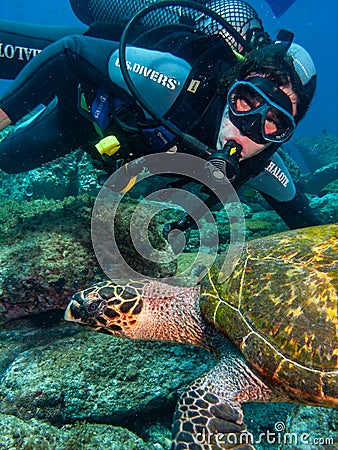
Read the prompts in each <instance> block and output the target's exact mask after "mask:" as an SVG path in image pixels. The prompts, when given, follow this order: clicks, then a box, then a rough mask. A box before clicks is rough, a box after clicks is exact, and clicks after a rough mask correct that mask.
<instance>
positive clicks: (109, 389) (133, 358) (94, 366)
mask: <svg viewBox="0 0 338 450" xmlns="http://www.w3.org/2000/svg"><path fill="white" fill-rule="evenodd" d="M74 328H76V329H78V327H77V326H76V325H75V326H74ZM213 364H214V358H213V357H212V356H211V355H210V354H208V353H207V352H205V351H203V350H201V349H197V348H194V347H190V346H177V345H175V344H166V343H157V342H135V341H134V342H132V341H128V340H124V339H118V338H113V337H112V336H106V335H102V334H99V333H97V334H96V333H93V332H92V331H86V330H84V331H80V332H79V333H78V334H76V335H74V336H69V337H61V338H57V336H56V339H55V341H54V342H51V343H49V344H47V345H45V344H44V342H43V340H42V341H41V342H40V343H38V344H36V345H35V346H34V347H31V348H30V349H28V350H26V351H25V352H23V353H20V354H19V355H17V357H16V358H15V359H14V361H13V362H12V363H11V364H10V365H9V366H8V368H7V370H6V372H5V373H4V375H3V377H2V379H1V382H0V409H1V411H2V412H3V413H6V414H10V415H15V416H16V417H19V418H20V419H22V420H29V419H31V418H35V419H39V420H44V421H48V422H50V423H51V424H52V425H57V426H62V425H63V424H67V423H73V422H74V421H77V420H86V421H90V422H96V423H108V424H112V425H118V426H128V427H129V428H131V429H133V428H134V429H135V428H137V426H142V423H143V425H144V423H145V422H146V423H156V422H159V421H161V422H164V423H168V426H170V423H171V418H172V413H173V409H174V407H175V404H176V401H177V397H178V393H179V392H180V391H181V390H182V389H183V388H184V387H185V386H186V385H187V384H188V383H189V382H190V381H192V380H193V379H195V378H196V377H197V376H199V375H200V374H201V373H203V372H205V371H207V370H208V369H209V368H211V367H212V365H213Z"/></svg>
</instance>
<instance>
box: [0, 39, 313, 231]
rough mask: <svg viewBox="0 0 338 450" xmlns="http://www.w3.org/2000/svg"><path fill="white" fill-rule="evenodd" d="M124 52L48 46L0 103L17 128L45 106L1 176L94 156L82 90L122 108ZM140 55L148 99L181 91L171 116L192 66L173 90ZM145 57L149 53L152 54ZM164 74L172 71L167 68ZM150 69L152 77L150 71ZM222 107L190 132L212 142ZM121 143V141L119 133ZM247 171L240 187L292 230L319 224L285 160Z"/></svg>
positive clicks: (84, 44)
mask: <svg viewBox="0 0 338 450" xmlns="http://www.w3.org/2000/svg"><path fill="white" fill-rule="evenodd" d="M117 47H118V43H117V42H114V41H110V40H109V41H108V40H104V39H96V38H93V37H88V36H80V35H77V36H69V37H66V38H63V39H61V40H59V41H57V42H56V43H54V44H52V45H50V46H48V47H46V48H45V49H44V50H43V51H42V52H41V53H39V54H38V55H37V56H35V57H34V58H33V59H32V60H31V61H30V62H29V63H28V64H27V65H26V66H25V67H24V69H23V70H22V71H21V72H20V73H19V75H18V77H17V78H16V79H15V81H14V82H13V83H12V85H11V87H10V89H9V91H8V92H7V93H6V94H5V95H4V96H3V97H2V98H1V99H0V107H1V108H2V109H3V110H4V111H5V112H6V113H7V114H8V116H9V117H10V119H11V120H12V122H13V123H16V122H17V121H18V120H19V119H21V118H22V117H23V116H24V115H25V114H27V113H28V112H30V111H32V110H33V109H34V108H35V107H37V106H38V105H39V104H43V105H45V108H44V109H43V110H42V112H40V113H39V114H38V115H37V116H36V117H35V118H34V120H32V121H30V122H29V123H26V124H24V126H22V127H18V129H16V130H15V132H14V133H13V134H12V135H10V136H9V137H7V138H6V139H5V140H4V141H2V142H1V144H0V168H1V169H2V170H4V171H6V172H8V173H16V172H22V171H25V170H29V169H33V168H36V167H38V166H40V165H41V164H43V163H45V162H47V161H52V160H54V159H56V158H58V157H60V156H63V155H65V154H67V153H69V152H71V151H73V150H75V149H77V148H79V147H82V148H84V149H86V150H87V151H88V150H89V151H90V152H91V150H92V149H93V148H94V144H95V143H97V141H98V140H99V139H100V138H99V136H98V134H97V132H96V131H95V128H94V127H93V124H92V123H91V121H90V120H88V117H84V115H83V113H80V111H79V105H78V103H79V86H81V89H82V91H83V92H84V93H85V97H86V101H87V104H88V105H89V106H90V105H91V104H92V102H93V101H95V97H96V95H97V93H98V92H99V91H100V90H103V92H104V93H105V94H107V95H108V97H109V98H110V99H113V103H114V102H115V100H116V99H117V101H118V102H119V101H120V98H121V97H123V96H124V95H126V96H127V97H128V94H126V92H125V90H124V89H123V88H124V86H123V81H122V82H121V81H120V82H118V80H117V78H118V77H116V74H117V72H116V71H115V72H114V67H115V66H116V65H117V64H116V49H117ZM140 51H141V53H140V54H139V55H138V54H136V58H137V57H138V56H139V57H141V59H138V60H135V61H134V62H133V63H132V64H138V65H142V66H144V67H145V69H144V70H143V69H142V70H141V72H142V73H141V75H142V76H141V78H142V80H143V81H144V80H146V84H145V85H144V86H142V85H141V87H140V89H141V90H142V92H151V89H152V88H151V87H152V86H153V87H156V88H161V89H162V91H161V92H162V93H163V95H166V94H167V93H168V92H170V91H172V92H173V91H175V89H176V91H175V95H174V96H173V99H172V101H170V99H169V100H168V104H167V109H168V108H169V109H170V107H171V106H172V104H173V103H174V102H175V100H176V99H177V95H178V93H179V92H178V91H179V89H178V88H177V86H178V85H180V89H181V88H182V86H183V84H184V82H185V81H186V80H185V78H186V75H187V73H188V69H189V67H190V65H189V63H187V67H186V68H185V71H183V72H182V73H179V75H178V76H177V77H175V76H174V77H173V79H174V80H176V81H177V79H179V77H181V78H182V79H181V80H179V81H178V84H177V85H176V86H174V88H172V85H170V83H169V82H168V83H167V82H166V80H167V79H169V78H170V74H168V73H164V72H165V69H163V70H161V69H158V70H157V67H156V64H159V61H160V60H161V58H157V59H156V57H154V58H155V59H153V56H152V55H151V54H148V53H142V50H140ZM114 52H115V53H114ZM145 52H149V51H148V50H145ZM163 55H167V56H168V58H169V60H170V64H171V62H173V64H174V66H175V70H179V67H180V62H184V60H183V59H179V60H176V59H175V58H180V56H177V55H176V56H174V57H173V60H171V58H172V55H170V54H169V53H167V54H163ZM127 56H128V55H127ZM142 58H145V59H146V60H145V61H144V59H142ZM147 58H148V60H147ZM114 61H115V63H114ZM154 61H155V63H154V64H155V68H154V67H153V68H152V66H151V64H152V62H154ZM170 64H169V66H170ZM133 67H134V66H133ZM164 67H165V68H167V67H168V66H166V64H164ZM150 70H152V71H153V72H152V73H151V72H149V71H150ZM136 72H137V71H136V70H135V73H136ZM154 73H155V74H154ZM158 73H160V74H161V75H158ZM136 75H140V73H137V74H136ZM175 75H176V73H175ZM163 77H166V78H163ZM161 95H162V94H160V96H159V95H158V94H154V104H156V103H157V104H158V103H159V102H158V100H157V99H158V98H161ZM150 97H151V95H150ZM114 99H115V100H114ZM150 100H151V98H150ZM115 103H116V102H115ZM220 104H221V103H220ZM215 105H216V106H217V99H216V100H215V101H214V102H213V104H210V105H209V108H208V110H209V114H211V112H212V113H213V114H215ZM223 107H224V104H222V108H221V110H220V109H219V108H218V111H217V114H216V115H218V119H217V120H215V119H214V117H216V116H212V117H211V120H210V117H209V118H208V117H207V118H206V117H204V118H203V120H202V122H201V123H199V122H198V121H197V122H196V123H195V125H194V126H191V130H189V132H191V133H192V134H193V133H195V134H196V137H197V138H199V139H201V138H205V136H201V135H200V134H201V133H202V134H203V123H205V121H206V122H207V123H208V124H209V125H210V124H211V123H214V125H215V122H216V125H219V120H220V118H221V116H222V111H223ZM163 112H164V111H161V113H163ZM137 114H139V111H138V112H137ZM206 119H207V120H206ZM213 119H214V120H213ZM194 120H195V118H194ZM111 128H113V130H114V133H115V134H116V127H115V126H113V127H111V124H109V125H108V127H107V128H106V130H105V134H110V132H111ZM204 128H205V126H204ZM216 128H217V126H216ZM201 130H202V132H201ZM117 137H118V138H119V135H118V134H117ZM143 138H144V136H143ZM209 139H210V142H207V144H208V145H210V146H211V148H215V142H216V139H217V134H215V133H212V136H211V137H210V138H209ZM146 151H147V148H146V147H145V148H144V149H143V148H142V149H140V150H139V154H138V155H137V156H139V155H140V154H142V152H144V153H146ZM148 151H149V150H148ZM185 151H186V149H185ZM121 152H123V148H122V150H121ZM240 167H241V172H240V176H239V177H238V179H237V181H236V183H235V188H236V189H237V188H238V187H239V186H240V185H242V184H243V183H246V182H249V183H251V185H252V186H253V187H255V188H257V189H258V190H259V191H260V192H262V194H263V195H264V197H265V198H266V199H267V200H268V201H269V203H270V204H271V205H272V206H273V208H274V209H275V210H276V211H277V212H278V214H279V215H280V216H281V217H282V218H283V219H284V221H285V222H286V223H287V225H288V226H289V227H290V228H298V227H303V226H310V225H316V224H318V223H319V221H318V219H317V218H316V217H315V215H314V214H313V212H312V211H311V209H310V208H309V205H308V202H307V200H306V198H305V196H304V195H303V194H300V193H297V192H296V189H295V187H294V184H293V182H292V179H291V177H290V174H289V173H288V171H287V169H286V167H285V166H284V164H283V162H282V160H281V159H280V158H279V157H276V156H273V155H269V158H267V157H265V158H264V155H257V156H255V157H252V158H249V160H246V162H243V163H242V164H240Z"/></svg>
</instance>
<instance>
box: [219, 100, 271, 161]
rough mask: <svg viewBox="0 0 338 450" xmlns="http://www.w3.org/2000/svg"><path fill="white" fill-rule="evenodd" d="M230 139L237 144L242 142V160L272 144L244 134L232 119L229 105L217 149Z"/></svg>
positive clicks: (223, 118) (225, 112) (225, 110)
mask: <svg viewBox="0 0 338 450" xmlns="http://www.w3.org/2000/svg"><path fill="white" fill-rule="evenodd" d="M230 140H234V141H235V142H237V144H240V145H241V146H242V147H243V148H242V151H241V158H240V161H242V160H243V159H247V158H250V157H251V156H253V155H257V154H258V153H260V152H261V151H263V150H265V149H266V148H267V147H268V146H269V145H270V144H271V143H270V142H267V143H266V144H257V143H256V142H254V141H252V140H251V139H249V138H248V137H247V136H245V135H244V134H242V133H241V132H240V131H239V129H238V128H236V127H235V125H234V124H233V123H232V122H231V121H230V119H229V112H228V107H227V106H226V107H225V109H224V112H223V117H222V122H221V127H220V131H219V135H218V139H217V150H221V149H222V148H223V147H224V144H225V143H226V142H227V141H230Z"/></svg>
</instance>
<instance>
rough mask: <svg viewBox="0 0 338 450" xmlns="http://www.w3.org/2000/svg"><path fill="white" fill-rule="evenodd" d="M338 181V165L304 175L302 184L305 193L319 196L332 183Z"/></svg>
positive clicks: (331, 165)
mask: <svg viewBox="0 0 338 450" xmlns="http://www.w3.org/2000/svg"><path fill="white" fill-rule="evenodd" d="M337 179H338V163H337V162H335V163H332V164H329V165H327V166H324V167H320V168H319V169H317V170H316V171H315V172H313V173H311V174H309V175H304V176H303V177H302V181H301V183H300V186H301V189H302V191H303V192H308V193H309V194H314V195H319V194H320V193H321V192H322V190H323V189H324V188H325V187H326V186H327V185H328V184H330V183H332V182H333V181H335V180H337Z"/></svg>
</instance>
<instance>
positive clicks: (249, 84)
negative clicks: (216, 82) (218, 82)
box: [227, 76, 296, 144]
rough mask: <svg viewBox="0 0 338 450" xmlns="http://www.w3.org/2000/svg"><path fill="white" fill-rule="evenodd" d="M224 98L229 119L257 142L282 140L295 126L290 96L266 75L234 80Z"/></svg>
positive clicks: (290, 133)
mask: <svg viewBox="0 0 338 450" xmlns="http://www.w3.org/2000/svg"><path fill="white" fill-rule="evenodd" d="M227 101H228V105H229V118H230V120H231V122H232V123H233V124H234V125H235V127H237V128H238V129H239V130H240V132H241V133H243V134H244V135H245V136H247V137H248V138H249V139H251V140H252V141H254V142H256V143H257V144H266V143H267V142H277V143H283V142H285V141H287V140H288V139H290V137H291V136H292V134H293V132H294V130H295V128H296V123H295V120H294V118H293V116H292V103H291V100H290V98H289V97H288V96H287V95H286V94H285V93H284V92H283V91H281V90H280V89H279V88H278V87H277V86H276V84H275V83H274V82H273V81H271V80H269V79H268V78H264V77H258V76H257V77H253V78H250V81H237V82H235V83H234V84H233V85H232V86H231V87H230V89H229V92H228V95H227Z"/></svg>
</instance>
